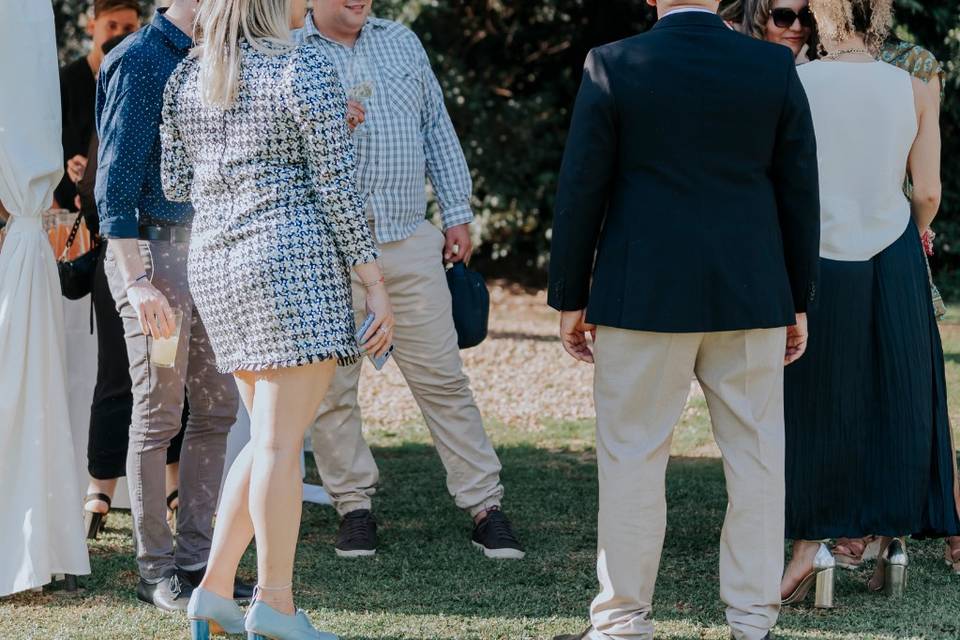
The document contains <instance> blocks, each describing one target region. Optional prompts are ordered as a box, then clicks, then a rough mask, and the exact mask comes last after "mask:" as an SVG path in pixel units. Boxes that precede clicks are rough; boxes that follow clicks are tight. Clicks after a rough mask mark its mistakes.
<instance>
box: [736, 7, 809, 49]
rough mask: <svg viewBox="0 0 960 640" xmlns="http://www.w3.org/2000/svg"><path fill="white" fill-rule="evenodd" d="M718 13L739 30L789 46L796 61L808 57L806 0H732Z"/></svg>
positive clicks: (760, 38)
mask: <svg viewBox="0 0 960 640" xmlns="http://www.w3.org/2000/svg"><path fill="white" fill-rule="evenodd" d="M721 17H723V19H724V20H726V21H727V24H729V25H730V26H731V27H733V28H734V29H736V30H737V31H740V32H741V33H744V34H746V35H748V36H752V37H754V38H757V39H758V40H766V41H768V42H774V43H777V44H782V45H784V46H787V47H790V49H791V50H792V51H793V56H794V57H795V58H796V59H797V64H803V63H804V62H809V61H810V59H809V57H808V54H809V52H810V50H811V48H812V44H813V35H814V29H813V27H814V23H813V14H812V13H811V12H810V2H809V0H734V1H733V2H731V3H730V4H729V5H728V6H727V7H725V8H724V9H723V11H721Z"/></svg>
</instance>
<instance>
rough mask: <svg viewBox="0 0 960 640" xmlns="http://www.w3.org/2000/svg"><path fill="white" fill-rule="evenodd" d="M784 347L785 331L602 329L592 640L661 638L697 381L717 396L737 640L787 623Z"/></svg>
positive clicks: (725, 581) (727, 572)
mask: <svg viewBox="0 0 960 640" xmlns="http://www.w3.org/2000/svg"><path fill="white" fill-rule="evenodd" d="M785 345H786V330H785V329H765V330H755V331H731V332H723V333H700V334H670V333H646V332H640V331H624V330H620V329H612V328H608V327H600V328H599V331H598V336H597V344H596V353H595V355H596V373H595V376H596V377H595V394H596V405H597V464H598V466H599V479H600V513H599V523H598V559H597V575H598V578H599V580H600V586H601V591H600V594H599V595H598V596H597V597H596V599H595V600H594V601H593V605H592V607H591V619H592V622H593V626H594V631H593V632H592V634H591V636H590V638H591V640H609V639H612V640H627V639H631V640H633V639H640V638H643V639H651V638H653V623H652V621H651V620H650V619H649V617H650V613H651V604H652V601H653V591H654V584H655V582H656V580H657V572H658V570H659V565H660V554H661V551H662V549H663V540H664V532H665V529H666V514H667V505H666V498H665V474H666V467H667V462H668V459H669V457H670V441H671V438H672V435H673V429H674V425H675V424H676V422H677V421H678V420H679V419H680V415H681V413H682V412H683V408H684V405H685V404H686V400H687V396H688V394H689V392H690V383H691V380H692V377H693V376H694V375H696V377H697V378H698V379H699V380H700V383H701V385H702V387H703V391H704V394H705V396H706V400H707V406H708V408H709V410H710V417H711V419H712V422H713V432H714V436H715V438H716V440H717V443H718V444H719V446H720V450H721V452H722V453H723V470H724V474H725V476H726V481H727V494H728V500H729V502H728V505H727V514H726V519H725V521H724V525H723V533H722V535H721V539H720V597H721V599H722V600H723V601H724V602H725V603H726V605H727V621H728V623H729V624H730V627H731V629H732V631H733V635H734V637H735V638H736V640H759V639H760V638H763V636H764V635H765V634H766V633H767V631H768V630H769V629H770V628H772V627H773V626H774V624H776V621H777V616H778V614H779V610H780V578H781V576H782V574H783V533H784V491H785V490H784V418H783V356H784V348H785ZM704 544H705V545H706V544H708V541H706V540H705V541H704ZM704 579H707V577H706V576H705V577H704Z"/></svg>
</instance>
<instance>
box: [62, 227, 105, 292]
mask: <svg viewBox="0 0 960 640" xmlns="http://www.w3.org/2000/svg"><path fill="white" fill-rule="evenodd" d="M82 221H83V217H82V216H81V214H79V213H78V214H77V220H76V222H74V223H73V228H72V229H71V230H70V235H69V236H68V237H67V244H66V246H65V247H64V248H63V253H61V254H60V257H59V258H57V271H58V272H59V274H60V291H61V292H62V293H63V297H65V298H66V299H68V300H79V299H80V298H82V297H84V296H85V295H88V294H89V293H90V292H91V291H93V274H94V273H95V272H96V270H97V259H98V258H99V257H100V247H101V244H100V243H99V242H97V240H96V239H94V241H93V243H94V244H93V248H92V249H90V251H87V252H86V253H85V254H83V255H82V256H80V257H78V258H76V259H75V260H67V253H68V252H69V251H70V247H72V246H73V241H74V240H75V239H76V237H77V232H78V231H79V230H80V223H81V222H82Z"/></svg>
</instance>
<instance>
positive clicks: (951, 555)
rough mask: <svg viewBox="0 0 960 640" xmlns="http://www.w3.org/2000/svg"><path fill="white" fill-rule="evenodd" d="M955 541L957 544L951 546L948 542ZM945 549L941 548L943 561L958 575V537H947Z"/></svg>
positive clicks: (959, 561) (959, 567)
mask: <svg viewBox="0 0 960 640" xmlns="http://www.w3.org/2000/svg"><path fill="white" fill-rule="evenodd" d="M951 540H952V541H956V542H957V543H958V544H957V545H956V546H952V545H951V544H950V542H951ZM946 547H947V548H946V549H944V550H943V562H944V563H945V564H946V565H947V566H948V567H950V569H952V570H953V572H954V573H955V574H957V575H960V537H956V536H954V537H952V538H947V544H946Z"/></svg>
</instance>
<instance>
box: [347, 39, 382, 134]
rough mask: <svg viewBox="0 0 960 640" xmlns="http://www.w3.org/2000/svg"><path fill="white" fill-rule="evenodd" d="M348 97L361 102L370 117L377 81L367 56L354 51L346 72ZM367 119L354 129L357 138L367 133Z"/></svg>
mask: <svg viewBox="0 0 960 640" xmlns="http://www.w3.org/2000/svg"><path fill="white" fill-rule="evenodd" d="M346 76H347V77H346V81H347V82H346V86H347V99H348V100H353V101H354V102H359V103H360V104H361V105H363V109H364V111H366V117H367V119H369V118H370V102H371V100H370V99H371V98H373V93H374V91H375V90H376V86H377V83H376V81H375V80H374V79H373V73H372V71H371V69H370V64H369V61H368V60H367V58H366V56H364V55H363V54H360V53H356V52H354V54H353V56H352V57H351V58H350V61H349V62H348V63H347V73H346ZM368 129H369V127H368V126H367V123H366V121H364V123H363V124H360V125H359V126H357V128H356V129H354V130H353V135H354V137H356V138H362V137H364V136H366V135H367V130H368Z"/></svg>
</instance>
